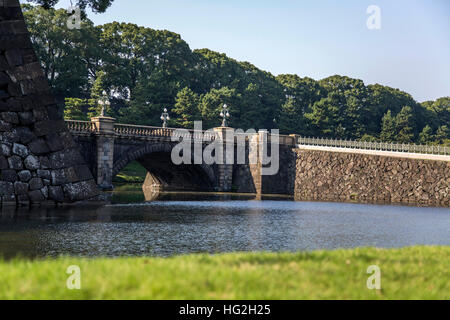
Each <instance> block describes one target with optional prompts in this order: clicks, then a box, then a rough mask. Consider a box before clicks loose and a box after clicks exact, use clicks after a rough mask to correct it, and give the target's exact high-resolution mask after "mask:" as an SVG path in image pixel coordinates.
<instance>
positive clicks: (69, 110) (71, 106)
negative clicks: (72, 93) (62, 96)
mask: <svg viewBox="0 0 450 320" xmlns="http://www.w3.org/2000/svg"><path fill="white" fill-rule="evenodd" d="M87 106H88V102H87V101H86V99H79V98H66V100H65V107H64V119H66V120H88V116H87V115H86V113H85V111H84V109H86V108H87Z"/></svg>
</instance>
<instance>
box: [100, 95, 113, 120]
mask: <svg viewBox="0 0 450 320" xmlns="http://www.w3.org/2000/svg"><path fill="white" fill-rule="evenodd" d="M98 104H99V105H100V106H102V109H101V111H100V117H104V116H105V107H106V108H107V107H109V106H110V105H111V103H110V102H109V99H108V95H107V94H106V91H103V92H102V96H101V97H100V99H99V100H98Z"/></svg>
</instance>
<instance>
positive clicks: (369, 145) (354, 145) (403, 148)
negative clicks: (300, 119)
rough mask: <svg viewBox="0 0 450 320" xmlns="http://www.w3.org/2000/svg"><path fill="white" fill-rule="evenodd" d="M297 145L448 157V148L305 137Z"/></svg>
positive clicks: (298, 139)
mask: <svg viewBox="0 0 450 320" xmlns="http://www.w3.org/2000/svg"><path fill="white" fill-rule="evenodd" d="M297 144H299V145H310V146H323V147H334V148H347V149H364V150H379V151H391V152H407V153H423V154H436V155H445V156H448V155H450V148H449V147H444V146H427V145H417V144H399V143H389V142H367V141H352V140H335V139H323V138H306V137H297Z"/></svg>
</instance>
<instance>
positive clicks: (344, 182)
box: [295, 148, 450, 206]
mask: <svg viewBox="0 0 450 320" xmlns="http://www.w3.org/2000/svg"><path fill="white" fill-rule="evenodd" d="M296 153H297V155H298V156H297V169H296V181H295V198H296V200H323V201H361V202H392V203H400V202H410V203H416V204H417V203H422V204H430V205H439V206H449V205H450V162H449V161H437V160H425V159H412V158H408V157H406V156H405V157H389V156H380V155H370V154H356V153H343V152H330V151H317V150H302V149H301V148H300V149H296Z"/></svg>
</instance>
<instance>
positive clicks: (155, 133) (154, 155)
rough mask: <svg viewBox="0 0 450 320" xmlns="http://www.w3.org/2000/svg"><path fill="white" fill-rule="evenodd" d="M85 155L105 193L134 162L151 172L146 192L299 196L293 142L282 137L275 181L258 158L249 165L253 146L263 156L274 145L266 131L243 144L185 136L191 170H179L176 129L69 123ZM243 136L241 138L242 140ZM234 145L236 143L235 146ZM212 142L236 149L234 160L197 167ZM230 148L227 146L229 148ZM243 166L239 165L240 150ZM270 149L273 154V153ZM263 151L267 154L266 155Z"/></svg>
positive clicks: (226, 136)
mask: <svg viewBox="0 0 450 320" xmlns="http://www.w3.org/2000/svg"><path fill="white" fill-rule="evenodd" d="M66 124H67V127H68V129H69V131H70V132H71V133H72V136H73V137H74V140H75V141H76V142H77V143H78V145H79V146H80V148H81V154H82V155H83V157H84V159H85V160H86V162H87V163H88V165H89V166H90V169H91V172H92V173H93V175H94V178H95V179H96V181H97V184H98V185H99V186H100V187H101V188H102V189H105V190H108V189H112V188H113V182H112V181H113V177H114V176H115V175H117V174H118V173H119V172H120V171H121V170H122V169H123V168H125V167H126V166H127V165H128V164H129V163H131V162H132V161H137V162H139V163H140V164H141V165H142V166H143V167H144V168H145V169H147V172H148V173H147V177H146V181H145V183H144V186H143V187H144V188H151V189H158V190H171V191H185V190H186V191H187V190H189V191H219V192H229V191H237V192H244V193H269V194H270V193H278V194H291V195H292V194H293V193H294V175H292V169H293V168H294V167H295V160H294V159H295V158H294V157H295V153H294V152H293V150H292V149H293V148H294V147H295V137H294V136H278V137H279V142H280V144H279V145H280V148H279V152H280V161H281V162H282V163H283V165H282V166H280V169H279V171H278V173H277V174H276V175H273V176H262V175H261V168H262V167H263V165H262V163H261V161H260V160H259V156H258V155H254V156H255V159H256V161H253V162H252V161H250V158H251V155H250V152H251V151H250V150H252V148H250V145H254V146H256V148H255V150H256V152H258V150H259V146H261V142H262V141H270V139H271V137H270V134H268V132H267V131H260V132H258V133H253V134H243V139H241V140H242V141H241V142H240V143H239V141H238V140H240V138H239V135H238V134H236V135H235V134H234V133H235V132H234V129H233V128H227V127H218V128H214V129H213V131H194V130H184V131H183V132H181V136H182V138H183V139H188V140H189V139H190V140H191V141H192V147H191V148H192V150H191V161H190V164H185V163H183V164H179V165H175V164H174V163H173V161H172V159H171V154H172V150H173V148H174V147H175V146H176V145H177V144H179V141H173V139H172V135H173V132H174V130H176V129H173V128H162V127H149V126H135V125H126V124H119V123H115V122H114V119H113V118H109V117H97V118H93V119H92V120H91V121H71V120H67V121H66ZM241 135H242V134H241ZM230 139H232V141H230ZM212 142H216V143H218V145H223V148H224V150H226V149H227V148H229V147H230V146H232V148H233V149H234V150H233V153H232V155H233V158H232V159H227V158H226V156H225V152H224V154H223V155H222V158H223V161H217V163H213V164H206V163H205V162H204V161H195V158H194V151H195V150H194V148H195V147H197V148H199V149H200V150H201V153H203V151H204V150H205V148H207V146H208V145H210V144H211V143H212ZM227 143H228V144H227ZM242 144H243V148H241V150H242V151H243V152H241V153H244V161H242V160H241V161H238V159H237V157H238V151H241V150H238V148H239V146H242ZM269 149H270V148H269ZM261 150H262V149H261Z"/></svg>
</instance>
